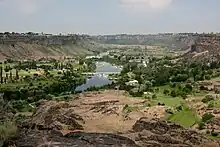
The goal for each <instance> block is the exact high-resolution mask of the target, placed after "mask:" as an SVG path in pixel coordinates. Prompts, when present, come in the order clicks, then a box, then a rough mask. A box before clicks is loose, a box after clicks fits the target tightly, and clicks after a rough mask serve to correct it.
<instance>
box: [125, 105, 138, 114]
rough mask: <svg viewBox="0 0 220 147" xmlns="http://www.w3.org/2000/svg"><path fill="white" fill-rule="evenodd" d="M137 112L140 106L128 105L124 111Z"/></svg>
mask: <svg viewBox="0 0 220 147" xmlns="http://www.w3.org/2000/svg"><path fill="white" fill-rule="evenodd" d="M136 110H138V106H129V105H127V104H126V105H125V106H124V108H123V111H124V112H126V113H130V112H132V111H136Z"/></svg>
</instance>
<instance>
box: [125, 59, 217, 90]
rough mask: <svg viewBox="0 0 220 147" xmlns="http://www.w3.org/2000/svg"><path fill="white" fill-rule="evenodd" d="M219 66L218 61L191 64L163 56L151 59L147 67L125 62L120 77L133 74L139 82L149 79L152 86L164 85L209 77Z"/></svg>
mask: <svg viewBox="0 0 220 147" xmlns="http://www.w3.org/2000/svg"><path fill="white" fill-rule="evenodd" d="M218 67H220V63H218V62H213V63H211V64H210V65H207V64H203V63H199V62H198V63H196V62H193V63H191V64H189V63H184V62H178V63H172V62H171V60H169V59H167V58H163V59H161V60H151V61H150V63H149V64H148V66H147V67H145V66H143V65H141V64H139V63H135V62H133V63H127V64H125V65H124V67H123V70H122V71H121V77H125V78H126V74H127V73H129V72H132V73H133V74H135V80H137V81H138V82H139V83H140V84H143V83H144V82H145V81H150V82H151V83H152V84H153V85H154V86H162V85H166V84H168V83H170V82H173V83H175V82H186V81H190V80H191V81H201V80H205V79H210V78H211V77H212V76H214V75H213V69H215V68H218Z"/></svg>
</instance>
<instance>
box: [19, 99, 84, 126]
mask: <svg viewBox="0 0 220 147" xmlns="http://www.w3.org/2000/svg"><path fill="white" fill-rule="evenodd" d="M26 122H27V123H25V124H26V126H25V127H26V128H38V129H41V130H83V124H84V123H85V121H84V120H83V118H82V117H81V116H80V115H78V114H75V113H74V110H73V109H71V106H70V105H69V104H68V103H66V102H61V103H57V102H55V101H44V102H42V104H41V105H40V106H39V107H38V109H37V110H36V112H35V113H34V114H33V116H32V118H31V119H30V120H27V121H26ZM23 127H24V126H23Z"/></svg>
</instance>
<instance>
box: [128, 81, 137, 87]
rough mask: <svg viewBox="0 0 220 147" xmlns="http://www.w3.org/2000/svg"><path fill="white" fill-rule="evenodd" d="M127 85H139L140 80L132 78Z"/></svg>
mask: <svg viewBox="0 0 220 147" xmlns="http://www.w3.org/2000/svg"><path fill="white" fill-rule="evenodd" d="M126 85H129V86H137V85H138V81H137V80H132V81H129V82H127V83H126Z"/></svg>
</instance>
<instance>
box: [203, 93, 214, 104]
mask: <svg viewBox="0 0 220 147" xmlns="http://www.w3.org/2000/svg"><path fill="white" fill-rule="evenodd" d="M213 100H214V97H213V96H212V95H206V96H205V98H204V99H202V102H203V103H208V102H210V101H213Z"/></svg>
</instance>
